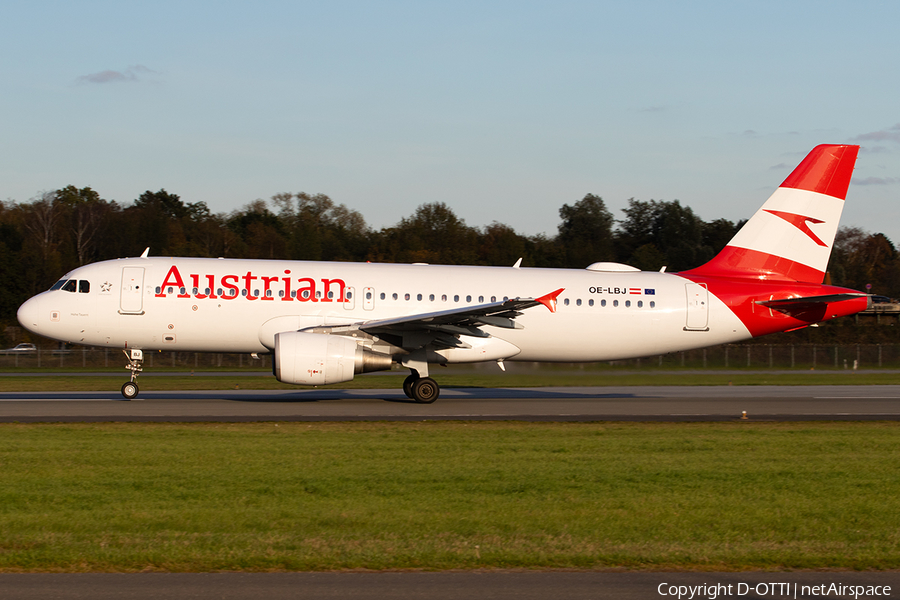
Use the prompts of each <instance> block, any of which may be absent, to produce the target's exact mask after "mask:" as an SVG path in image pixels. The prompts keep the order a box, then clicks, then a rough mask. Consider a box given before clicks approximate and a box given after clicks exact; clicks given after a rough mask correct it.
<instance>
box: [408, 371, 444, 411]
mask: <svg viewBox="0 0 900 600" xmlns="http://www.w3.org/2000/svg"><path fill="white" fill-rule="evenodd" d="M403 393H404V394H406V396H407V397H408V398H411V399H413V400H415V401H416V402H418V403H419V404H431V403H432V402H434V401H435V400H437V399H438V396H440V395H441V388H440V386H439V385H438V384H437V381H435V380H434V379H432V378H431V377H419V374H418V373H417V372H415V371H413V372H412V375H410V376H409V377H407V378H406V379H405V380H404V381H403Z"/></svg>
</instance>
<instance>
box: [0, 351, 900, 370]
mask: <svg viewBox="0 0 900 600" xmlns="http://www.w3.org/2000/svg"><path fill="white" fill-rule="evenodd" d="M126 362H127V359H126V358H125V355H124V354H123V353H122V351H121V350H118V349H110V348H86V347H74V348H70V349H58V348H46V347H45V348H41V347H38V348H37V350H36V351H34V352H30V353H12V352H9V353H3V352H2V351H0V369H11V370H42V369H103V370H106V369H110V370H118V369H119V368H121V367H123V366H124V365H125V363H126ZM600 365H602V367H603V368H609V367H612V368H621V367H628V368H641V369H644V368H646V369H675V370H677V369H878V368H887V369H900V344H831V345H824V344H726V345H722V346H712V347H710V348H703V349H700V350H688V351H684V352H674V353H671V354H663V355H659V356H651V357H645V358H635V359H630V360H619V361H610V362H604V363H600V364H599V365H597V366H600ZM144 366H145V367H146V368H148V369H149V368H153V369H157V370H167V369H168V370H183V371H190V370H219V369H223V370H246V371H266V370H271V369H272V357H271V355H266V354H260V355H259V357H258V358H253V357H252V356H251V355H249V354H223V353H203V352H149V351H148V352H145V353H144ZM581 368H591V366H590V365H589V364H587V365H582V366H581Z"/></svg>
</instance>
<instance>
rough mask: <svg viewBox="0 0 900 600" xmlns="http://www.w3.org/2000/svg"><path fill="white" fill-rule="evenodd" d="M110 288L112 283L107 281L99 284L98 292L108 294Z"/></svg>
mask: <svg viewBox="0 0 900 600" xmlns="http://www.w3.org/2000/svg"><path fill="white" fill-rule="evenodd" d="M110 290H112V284H111V283H110V282H108V281H106V282H103V283H101V284H100V292H101V293H103V294H108V293H109V292H110Z"/></svg>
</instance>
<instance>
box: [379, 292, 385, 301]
mask: <svg viewBox="0 0 900 600" xmlns="http://www.w3.org/2000/svg"><path fill="white" fill-rule="evenodd" d="M379 298H381V299H382V300H384V292H381V295H380V296H379Z"/></svg>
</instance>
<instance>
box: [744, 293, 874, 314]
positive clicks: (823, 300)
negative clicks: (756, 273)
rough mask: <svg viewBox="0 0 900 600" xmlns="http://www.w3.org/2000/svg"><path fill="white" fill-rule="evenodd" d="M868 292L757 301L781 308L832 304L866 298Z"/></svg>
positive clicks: (766, 305)
mask: <svg viewBox="0 0 900 600" xmlns="http://www.w3.org/2000/svg"><path fill="white" fill-rule="evenodd" d="M866 296H867V294H863V293H862V292H859V293H856V294H853V293H847V294H828V295H825V296H807V297H805V298H785V299H783V300H759V301H757V302H756V303H757V304H759V305H761V306H765V307H767V308H774V309H776V310H777V309H779V308H781V307H784V308H787V307H790V306H796V305H798V304H831V303H832V302H842V301H844V300H854V299H856V298H864V297H866Z"/></svg>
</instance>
